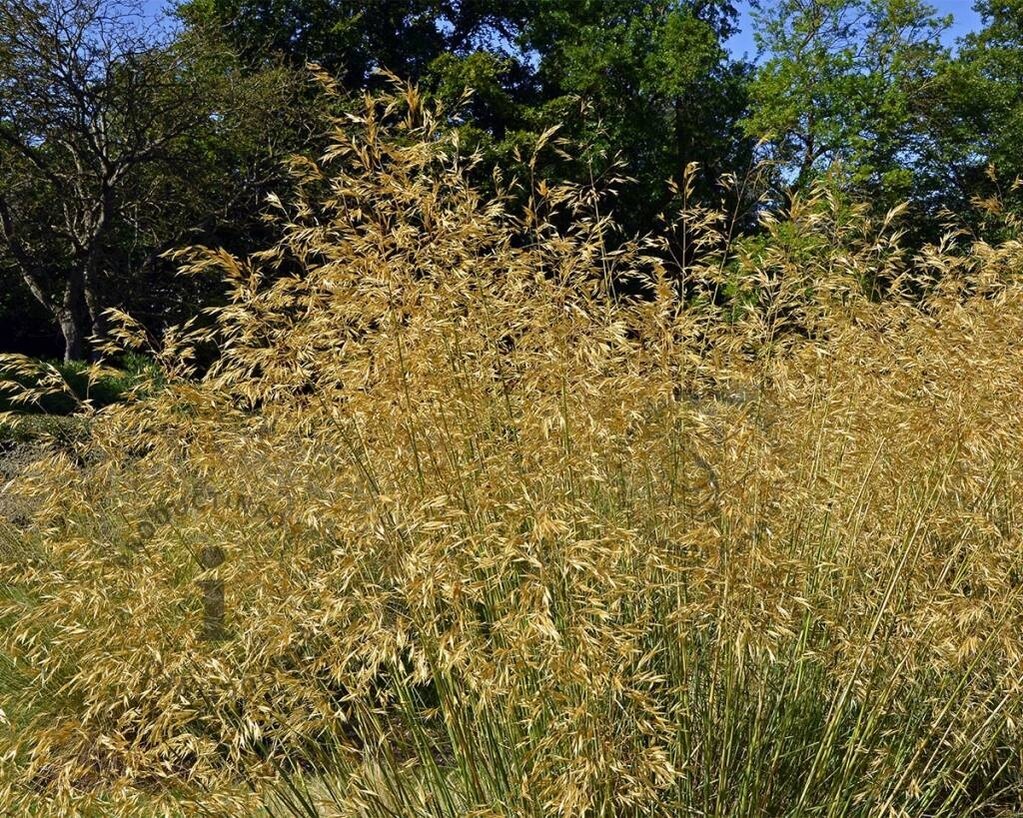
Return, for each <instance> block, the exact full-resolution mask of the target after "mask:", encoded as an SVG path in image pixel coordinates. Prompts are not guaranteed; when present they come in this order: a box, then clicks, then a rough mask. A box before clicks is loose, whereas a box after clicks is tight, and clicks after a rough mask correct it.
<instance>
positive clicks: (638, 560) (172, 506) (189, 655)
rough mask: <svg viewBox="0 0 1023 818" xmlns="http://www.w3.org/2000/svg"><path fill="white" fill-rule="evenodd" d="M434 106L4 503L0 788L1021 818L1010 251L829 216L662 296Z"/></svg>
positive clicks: (525, 807)
mask: <svg viewBox="0 0 1023 818" xmlns="http://www.w3.org/2000/svg"><path fill="white" fill-rule="evenodd" d="M443 122H444V114H443V112H441V113H438V112H436V111H431V110H429V109H428V107H427V106H424V105H423V103H422V101H421V100H420V98H419V97H418V95H417V94H416V92H415V91H414V90H413V89H406V90H404V91H402V92H400V93H395V94H394V95H392V96H387V97H383V98H371V99H367V103H366V109H365V114H364V115H363V116H362V117H356V118H352V119H350V120H346V121H344V122H339V123H336V130H335V131H334V134H333V138H332V142H331V144H330V146H329V149H328V150H326V151H325V153H324V155H323V157H322V159H321V160H320V161H318V162H316V163H296V166H295V175H296V187H297V190H296V194H295V196H294V198H293V200H292V201H290V203H288V204H283V203H280V202H278V203H276V206H277V215H276V220H277V225H278V227H279V229H280V231H281V239H280V242H279V243H278V244H276V245H275V246H273V247H271V248H269V249H267V250H266V251H265V252H262V253H259V254H257V255H255V256H254V257H252V258H249V259H237V258H234V257H231V256H229V255H227V254H225V253H222V252H218V251H208V250H192V251H187V252H183V253H182V255H181V259H182V261H183V263H184V264H185V265H186V267H187V269H189V270H191V271H192V272H195V273H202V272H206V271H211V270H214V271H216V272H218V273H219V274H222V275H223V276H224V277H225V279H226V281H227V282H228V284H229V286H230V288H231V298H230V301H229V303H228V305H227V306H225V307H223V308H218V309H216V310H215V311H214V312H213V315H212V318H213V321H212V323H211V326H210V327H208V328H203V329H193V328H189V327H185V328H182V329H181V330H180V331H179V332H177V333H175V334H172V336H171V337H170V338H169V339H168V341H167V345H166V349H165V350H164V351H163V352H162V353H161V366H162V370H161V372H162V375H161V377H162V378H163V380H164V381H165V385H164V387H163V389H161V390H160V391H158V392H156V393H154V394H151V395H150V397H149V398H148V399H146V400H138V401H131V402H127V403H121V404H115V405H111V406H109V407H107V408H105V409H103V410H102V411H100V412H97V413H95V415H94V417H93V418H92V420H91V424H90V434H89V436H88V437H87V438H84V439H81V440H77V441H74V443H73V445H72V446H71V447H70V448H67V449H65V450H63V451H61V452H57V453H55V454H53V455H52V456H50V457H48V458H46V459H44V460H42V461H39V462H38V463H36V464H34V465H33V467H32V468H31V469H30V470H29V471H28V472H27V473H26V475H25V476H24V477H22V478H20V479H19V480H18V481H17V482H16V484H15V485H13V486H12V487H10V488H9V489H8V491H15V492H17V493H19V494H24V495H27V496H28V497H30V498H31V499H32V501H33V503H34V506H33V507H34V509H35V511H34V516H33V519H32V521H31V524H29V525H23V526H19V527H16V528H14V527H9V530H8V532H7V535H6V539H5V543H6V545H5V548H6V558H5V561H4V565H5V569H4V575H3V577H2V581H3V583H4V585H3V586H2V588H3V589H4V595H5V599H6V600H7V602H6V605H5V606H4V612H3V616H4V617H5V620H4V621H5V623H6V624H7V625H8V630H7V634H6V637H5V640H4V644H3V655H4V657H5V661H6V662H7V667H8V668H9V669H10V670H9V672H8V673H7V676H6V677H5V678H6V679H7V681H6V682H5V683H4V684H5V685H6V690H5V693H6V695H5V697H4V710H5V721H6V722H7V723H8V725H9V727H8V729H6V730H5V731H4V732H3V733H0V747H2V748H3V749H2V751H0V758H2V759H3V764H4V773H5V777H4V779H3V780H4V781H6V782H7V783H6V784H5V787H4V789H3V790H2V796H3V797H4V799H5V801H6V803H8V804H11V805H14V806H12V808H26V809H27V808H32V807H33V805H34V806H35V808H38V805H39V804H45V809H47V810H50V811H51V814H53V813H55V812H57V811H73V810H81V809H85V808H86V805H88V804H89V803H96V800H97V799H106V800H105V801H102V803H103V804H105V805H106V806H105V807H104V808H105V809H107V810H108V812H109V813H113V812H117V811H120V812H124V813H130V812H132V811H143V810H145V809H151V808H152V804H153V803H154V800H155V801H156V802H157V803H159V804H161V809H166V810H169V811H173V809H178V810H180V811H181V812H182V813H183V814H187V813H189V812H190V811H196V810H199V809H203V808H205V809H209V810H214V811H220V812H224V811H228V812H230V813H232V814H244V812H245V811H254V810H257V809H263V810H266V811H269V812H270V813H271V814H274V815H301V816H310V815H351V816H394V815H400V816H410V817H411V816H450V817H451V818H454V816H463V815H475V816H497V815H508V816H512V815H514V816H537V818H539V816H548V815H562V816H612V815H613V816H630V815H631V816H651V815H664V816H678V815H704V816H710V815H715V816H759V815H784V816H824V815H826V816H864V817H865V816H876V815H893V816H894V815H900V816H971V815H984V814H990V815H997V814H1010V813H1012V812H1013V811H1017V810H1018V809H1019V808H1020V806H1021V796H1023V778H1021V768H1020V765H1021V757H1020V752H1021V751H1020V749H1019V748H1020V747H1021V746H1023V743H1021V740H1020V739H1021V736H1020V724H1021V717H1023V713H1021V706H1023V694H1021V691H1020V685H1019V681H1018V680H1019V678H1020V670H1021V668H1020V659H1021V651H1020V648H1021V645H1023V643H1021V640H1020V636H1019V634H1020V633H1021V630H1020V625H1021V622H1020V613H1019V612H1020V610H1021V608H1020V605H1019V602H1020V599H1019V597H1020V593H1021V577H1023V573H1021V568H1023V566H1021V565H1020V562H1021V553H1023V551H1021V549H1020V541H1019V534H1018V528H1017V525H1016V523H1017V516H1018V514H1019V510H1020V508H1021V506H1020V500H1021V498H1023V495H1021V488H1023V487H1021V485H1020V480H1019V477H1018V475H1019V469H1018V465H1019V461H1020V460H1021V458H1023V444H1021V442H1020V439H1019V435H1018V421H1019V408H1018V388H1019V387H1018V385H1019V383H1020V379H1021V375H1023V353H1021V351H1020V350H1019V348H1018V343H1017V339H1018V338H1019V337H1021V333H1023V288H1021V287H1020V284H1019V283H1018V280H1017V278H1018V276H1017V274H1018V271H1019V269H1020V266H1021V263H1023V251H1021V248H1020V245H1019V244H1018V243H1011V242H1010V243H1005V244H1002V245H999V246H997V247H992V246H987V245H984V244H978V245H974V246H972V247H968V248H965V249H962V250H955V249H954V248H953V247H952V246H951V244H949V245H948V246H943V247H939V248H934V249H933V250H931V251H928V252H927V253H926V254H924V255H923V256H921V257H918V258H910V257H907V255H906V254H905V253H904V252H903V251H902V250H901V249H900V247H899V243H898V234H897V231H896V230H895V229H894V227H893V225H892V224H891V223H889V222H885V223H880V224H874V223H872V222H871V221H870V220H869V219H868V217H867V216H866V215H865V211H864V210H862V209H860V208H857V207H856V206H854V205H849V204H847V203H843V202H840V201H838V200H837V199H835V198H834V197H832V196H829V195H828V193H827V192H826V191H823V190H818V191H815V192H813V193H812V194H809V195H807V196H806V197H804V198H802V199H800V200H797V201H796V202H794V203H793V206H792V208H791V211H790V213H789V214H788V216H787V218H786V219H784V220H781V219H778V220H774V221H771V220H768V221H767V222H765V225H764V235H762V236H760V237H758V238H757V239H756V240H755V241H750V242H746V243H744V242H735V241H731V240H729V238H728V237H729V235H730V230H729V227H728V224H727V222H726V220H724V218H723V217H722V216H720V215H719V214H716V213H711V212H702V211H686V212H685V213H684V214H683V215H682V216H681V217H680V221H679V224H678V225H677V230H676V232H675V235H684V236H685V237H686V241H687V242H689V243H690V245H689V249H688V250H687V252H686V254H685V255H684V256H683V258H684V259H685V260H686V263H685V265H684V266H683V267H682V269H680V270H679V269H676V268H672V269H670V270H669V269H668V268H667V267H666V266H665V265H664V263H663V262H662V261H661V259H663V258H665V257H667V256H668V255H669V254H668V253H666V252H662V251H663V250H665V249H666V248H663V247H659V246H657V245H658V242H657V240H655V239H646V240H637V241H632V242H624V243H618V244H617V245H616V246H615V247H614V248H613V249H609V247H608V245H607V243H606V238H607V237H608V236H609V235H611V234H612V232H613V229H614V226H613V222H612V221H611V219H610V218H609V217H607V216H606V215H605V216H601V215H600V213H601V212H602V211H603V212H606V208H602V207H601V206H600V202H599V201H598V200H597V199H596V198H595V194H593V192H592V191H589V190H585V189H579V188H576V187H572V186H567V185H566V186H561V187H553V186H547V185H545V184H542V183H538V184H536V185H535V186H534V188H533V189H530V190H526V191H525V192H520V193H518V194H516V196H517V198H515V199H513V198H512V197H511V196H510V195H508V192H505V193H499V194H498V195H497V196H496V197H493V198H486V197H484V196H483V195H482V194H480V193H479V192H478V191H477V190H476V189H475V188H474V187H473V185H472V184H471V183H470V182H469V178H470V176H471V174H470V171H471V170H472V159H471V157H469V158H467V157H465V156H463V155H462V154H461V153H460V151H459V149H458V145H457V144H456V143H455V142H454V137H452V136H450V135H448V133H447V132H446V131H445V130H444V128H443V127H442V123H443ZM497 185H498V189H499V190H500V189H501V188H500V180H497ZM683 192H684V191H683ZM518 199H524V200H525V202H526V204H525V205H524V206H523V207H521V208H519V207H517V206H515V205H513V204H512V202H513V201H517V200H518ZM892 218H893V219H894V218H895V214H893V216H892ZM694 248H695V249H694ZM623 282H627V283H628V286H627V287H623V286H622V284H623ZM623 292H630V293H632V294H633V295H629V296H625V295H623V294H622V293H623ZM120 334H121V339H122V341H124V342H125V343H128V342H130V341H131V340H132V337H133V329H132V327H131V325H130V323H127V322H125V323H124V324H123V328H122V330H121V331H120ZM211 344H212V345H214V346H215V347H216V348H217V349H218V350H219V351H220V356H219V358H218V359H217V361H216V362H215V363H214V364H213V365H212V366H211V367H210V368H208V369H207V370H204V371H203V373H202V374H201V375H200V374H198V373H197V372H196V369H195V364H194V361H195V360H196V357H197V353H196V350H198V349H200V348H208V347H209V345H211ZM209 549H215V552H216V554H217V556H218V558H217V559H215V560H214V559H209V554H210V553H211V552H210V550H209ZM217 589H222V590H223V593H224V606H225V607H224V615H223V621H221V619H220V614H219V609H218V608H217V606H216V605H213V606H212V607H211V605H210V600H211V599H213V600H215V599H216V596H217V592H218V591H217ZM211 617H212V618H213V621H212V623H211ZM211 624H212V625H213V626H215V627H211ZM211 636H213V637H215V638H211ZM0 729H3V728H0ZM168 805H170V806H168Z"/></svg>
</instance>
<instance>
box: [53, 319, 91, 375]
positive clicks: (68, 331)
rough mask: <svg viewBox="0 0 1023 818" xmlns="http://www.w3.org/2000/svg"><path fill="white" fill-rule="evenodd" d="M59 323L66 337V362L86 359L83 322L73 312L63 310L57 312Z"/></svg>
mask: <svg viewBox="0 0 1023 818" xmlns="http://www.w3.org/2000/svg"><path fill="white" fill-rule="evenodd" d="M57 323H59V324H60V332H61V335H63V336H64V362H65V363H66V362H68V361H80V360H82V359H83V358H84V357H85V333H84V332H83V330H82V326H81V323H82V322H81V321H80V320H79V319H78V317H77V316H75V314H74V311H73V310H65V309H63V308H61V309H60V310H58V311H57Z"/></svg>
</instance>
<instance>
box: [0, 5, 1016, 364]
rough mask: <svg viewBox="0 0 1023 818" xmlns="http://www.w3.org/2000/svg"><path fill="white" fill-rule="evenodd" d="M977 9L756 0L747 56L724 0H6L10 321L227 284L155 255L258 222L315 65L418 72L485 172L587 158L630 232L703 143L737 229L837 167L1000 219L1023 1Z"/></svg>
mask: <svg viewBox="0 0 1023 818" xmlns="http://www.w3.org/2000/svg"><path fill="white" fill-rule="evenodd" d="M975 8H976V9H977V11H978V12H979V13H980V16H981V21H982V24H981V27H980V28H979V29H978V30H977V31H976V32H974V33H972V34H970V35H968V36H967V37H965V38H964V39H963V40H961V41H960V42H959V43H958V44H957V45H956V46H955V47H954V48H950V47H949V46H948V45H947V44H945V42H944V41H943V37H942V35H943V32H944V31H945V30H946V29H947V28H948V26H949V25H950V23H951V21H950V20H949V19H948V18H944V17H942V16H940V15H939V14H938V13H937V12H936V11H935V10H934V9H933V8H932V7H930V6H928V5H927V4H926V3H924V2H920V0H777V2H767V0H764V2H761V3H760V4H759V6H758V7H756V8H755V11H754V15H753V21H754V25H755V27H756V28H755V38H756V43H757V48H758V52H759V59H757V60H756V61H753V60H752V59H744V58H738V57H736V56H735V55H734V54H732V53H731V52H730V51H729V50H728V48H727V47H726V42H727V41H728V39H729V38H730V37H731V36H732V35H733V34H734V33H735V32H736V30H737V25H738V23H739V13H738V8H737V4H736V3H733V2H729V1H728V0H571V2H565V0H185V2H182V3H181V4H180V5H178V6H177V7H176V8H174V9H173V17H172V19H171V21H170V22H167V23H163V24H154V23H152V15H151V14H147V13H145V10H144V9H141V8H134V7H131V6H126V5H122V4H117V3H114V2H111V0H6V1H5V2H4V3H3V4H2V5H0V335H2V340H0V347H2V349H3V350H7V351H19V352H27V353H31V354H36V355H43V356H49V357H58V356H61V355H63V356H64V357H65V358H69V359H82V358H88V357H89V355H90V341H89V338H90V337H91V336H93V335H95V334H97V333H100V334H101V333H102V332H103V313H104V311H105V310H106V309H108V308H111V307H116V308H120V309H124V310H127V311H128V312H130V313H131V314H132V315H133V316H135V317H136V318H138V319H139V320H141V321H142V323H143V324H144V325H145V326H146V327H147V328H148V329H149V330H150V331H151V332H153V333H154V334H158V333H159V332H160V331H161V329H162V328H164V327H166V326H167V325H169V324H172V323H176V322H179V321H181V320H182V319H184V318H187V317H189V316H192V315H195V314H196V313H198V312H199V311H200V310H201V309H202V308H203V307H205V306H209V305H211V304H215V303H217V301H218V298H219V296H220V291H219V283H218V282H216V281H207V280H203V279H198V278H188V279H185V278H182V277H180V276H178V275H176V273H175V269H174V264H173V263H172V262H170V261H169V260H167V259H166V258H164V253H165V252H166V251H168V250H170V249H172V248H175V247H180V246H182V245H188V244H196V243H202V244H206V245H216V246H224V247H226V248H228V249H230V250H231V251H232V252H236V253H244V252H246V250H247V249H249V248H253V247H257V246H265V239H266V238H267V236H266V231H268V230H272V229H273V228H271V227H268V226H267V224H266V223H265V222H264V220H263V219H262V214H263V211H264V209H265V207H266V199H267V196H268V194H270V193H271V192H273V191H280V190H281V188H282V187H283V186H285V185H286V184H288V182H287V181H286V180H287V178H288V174H287V173H286V172H285V160H286V159H288V158H289V157H294V156H301V155H302V154H303V153H306V154H308V155H315V154H316V153H317V152H318V151H319V149H320V147H321V146H322V144H323V142H324V136H325V134H323V133H322V132H321V131H322V130H323V128H324V126H323V125H321V124H320V123H323V122H325V121H327V120H326V119H325V118H324V117H323V116H322V113H323V111H321V110H318V109H320V108H323V107H324V106H327V105H330V106H336V105H338V104H341V105H344V104H346V103H345V102H343V101H342V102H341V103H338V102H337V101H334V100H332V101H330V102H329V103H328V102H324V100H323V97H322V95H320V94H318V93H317V91H316V85H315V83H311V82H310V81H309V77H310V75H309V71H308V67H307V66H308V64H309V63H317V64H319V65H321V66H322V67H323V68H324V69H325V70H326V71H327V72H329V73H330V74H331V75H332V76H333V77H335V78H336V80H337V82H338V84H339V87H340V88H341V89H342V90H343V92H344V93H345V94H347V95H348V99H350V100H352V101H353V102H354V101H356V100H358V99H359V97H360V95H361V93H362V92H363V91H365V90H373V89H375V88H379V87H380V86H381V85H383V84H384V83H386V82H388V80H387V78H386V76H385V75H384V74H383V73H382V70H386V71H390V72H393V73H394V74H396V75H398V76H401V77H404V78H409V79H412V80H414V81H415V82H417V83H418V84H419V86H420V88H421V91H422V93H423V94H425V95H428V96H430V97H434V98H439V99H441V100H444V101H445V102H446V103H448V108H447V110H448V111H449V114H450V117H451V123H450V124H452V125H454V126H456V127H458V128H459V129H460V130H461V131H462V135H461V141H462V144H464V146H465V147H466V149H467V150H478V151H479V152H480V153H481V154H482V156H483V157H484V161H483V162H482V163H481V164H480V165H479V169H478V170H477V171H476V172H477V173H479V174H480V182H481V183H482V184H484V185H485V184H487V180H488V179H489V178H490V174H492V173H494V172H500V173H501V174H503V176H504V177H505V178H506V179H507V178H508V177H514V176H516V175H523V174H537V173H540V174H543V175H544V176H545V177H550V178H551V179H552V180H558V181H566V180H567V181H578V182H580V183H585V184H587V185H589V184H593V183H595V184H596V186H597V187H598V188H603V189H605V190H607V191H608V192H609V193H613V194H614V195H613V198H612V199H610V201H612V202H613V207H614V210H615V216H616V221H617V222H618V223H619V224H620V225H621V226H622V231H623V235H631V234H636V233H646V232H650V231H653V232H656V231H658V230H660V229H661V224H662V223H663V216H664V215H665V214H670V213H671V212H672V211H673V210H675V209H677V208H679V207H681V206H682V205H683V203H682V202H680V201H679V199H680V196H681V194H680V193H679V189H678V186H677V185H675V184H673V183H672V180H673V179H678V178H680V177H681V175H682V172H683V169H684V168H685V167H686V166H687V165H688V164H690V163H693V162H696V163H699V165H700V167H701V169H702V171H701V175H700V180H701V181H700V184H698V185H697V186H696V187H695V188H693V189H692V191H691V194H692V195H695V196H696V197H697V198H698V199H700V200H703V201H706V202H707V203H708V204H711V205H713V206H715V207H721V205H722V203H723V204H724V210H725V211H727V212H729V213H732V214H734V218H735V223H736V224H737V225H739V226H740V227H743V226H744V227H745V229H748V230H756V229H758V228H757V224H758V219H757V218H756V217H757V215H758V213H759V212H760V211H762V210H763V209H772V208H773V209H784V208H786V207H787V206H788V202H790V201H791V197H792V195H794V194H797V193H798V192H799V191H800V190H803V189H806V188H807V186H808V185H810V184H811V183H819V182H820V181H821V180H822V179H825V180H827V183H828V184H830V185H833V186H834V188H835V190H836V191H837V192H839V193H841V194H842V195H843V196H848V197H850V198H852V199H859V200H864V201H868V202H869V203H870V204H871V207H873V208H875V209H876V210H877V211H879V212H884V211H887V210H888V209H890V208H892V207H893V206H895V205H897V204H899V203H901V202H908V203H909V207H908V208H907V210H906V212H905V214H904V215H903V216H902V226H903V228H904V229H905V231H906V233H907V236H908V240H909V241H910V242H911V243H912V244H915V245H917V246H922V245H923V244H925V243H927V242H930V241H934V240H937V239H938V238H939V237H941V236H943V235H944V234H945V233H946V232H947V230H948V227H949V225H953V224H954V225H955V226H956V227H957V228H958V229H966V230H967V231H969V232H972V233H974V234H975V235H980V236H984V237H990V238H992V239H995V238H998V230H999V224H1000V223H1001V221H1002V220H1003V218H1004V213H1002V212H1000V211H999V210H998V208H1004V207H1012V206H1013V202H1014V190H1013V180H1015V179H1016V178H1017V176H1018V175H1020V174H1021V173H1023V0H978V2H977V3H976V4H975ZM468 88H471V89H473V94H472V95H471V97H468V98H466V96H465V91H466V89H468ZM341 99H342V100H344V99H345V97H344V96H342V97H341ZM332 113H336V111H334V112H332ZM555 126H557V127H558V131H557V134H556V138H554V139H553V140H551V141H550V147H549V148H548V149H547V150H545V151H544V152H543V154H542V157H543V161H542V162H541V163H540V164H539V165H529V164H527V163H526V162H525V161H523V157H529V156H531V155H533V153H534V148H535V146H536V145H537V143H538V142H539V141H540V140H543V139H546V138H547V136H549V131H550V129H551V128H554V127H555ZM722 180H724V181H725V182H726V183H727V184H725V185H724V186H722V185H721V182H722ZM722 200H724V201H723V202H722ZM996 200H997V201H998V202H999V204H998V205H997V206H996V205H993V204H991V203H992V202H994V201H996ZM687 204H688V206H692V205H693V202H688V203H687ZM675 244H677V245H678V247H677V248H675V250H673V251H672V252H670V253H669V255H671V256H673V257H675V261H678V257H677V252H676V251H680V252H684V248H685V240H684V237H678V240H677V241H676V242H675ZM668 247H669V248H671V247H672V242H669V243H668ZM669 261H671V259H669Z"/></svg>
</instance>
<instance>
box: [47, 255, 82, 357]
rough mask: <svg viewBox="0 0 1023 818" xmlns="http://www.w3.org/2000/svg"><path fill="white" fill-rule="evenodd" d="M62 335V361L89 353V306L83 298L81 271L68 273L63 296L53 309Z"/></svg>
mask: <svg viewBox="0 0 1023 818" xmlns="http://www.w3.org/2000/svg"><path fill="white" fill-rule="evenodd" d="M54 315H55V316H56V318H57V323H59V324H60V332H61V334H62V335H63V336H64V361H65V362H67V361H81V360H84V359H85V358H86V357H87V355H88V353H89V345H88V341H87V340H86V337H87V335H88V333H89V325H90V321H89V307H88V304H87V303H86V300H85V282H84V280H83V276H82V273H81V271H73V272H71V273H69V274H68V279H67V283H66V284H65V286H64V297H63V298H62V299H61V303H60V306H58V307H57V308H56V309H55V310H54Z"/></svg>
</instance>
